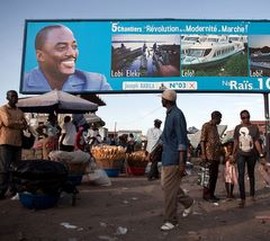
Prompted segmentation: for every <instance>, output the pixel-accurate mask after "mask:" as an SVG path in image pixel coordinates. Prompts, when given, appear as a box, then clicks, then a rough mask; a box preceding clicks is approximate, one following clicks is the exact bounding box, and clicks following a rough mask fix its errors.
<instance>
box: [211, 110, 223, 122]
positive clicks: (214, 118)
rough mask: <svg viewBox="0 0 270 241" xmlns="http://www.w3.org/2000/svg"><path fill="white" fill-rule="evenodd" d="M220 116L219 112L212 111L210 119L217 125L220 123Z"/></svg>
mask: <svg viewBox="0 0 270 241" xmlns="http://www.w3.org/2000/svg"><path fill="white" fill-rule="evenodd" d="M221 118H222V114H221V113H220V112H219V111H217V110H216V111H213V112H212V113H211V119H212V121H213V122H214V123H215V124H216V125H219V124H220V122H221Z"/></svg>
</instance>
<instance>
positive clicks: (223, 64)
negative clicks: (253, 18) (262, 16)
mask: <svg viewBox="0 0 270 241" xmlns="http://www.w3.org/2000/svg"><path fill="white" fill-rule="evenodd" d="M180 48H181V54H180V55H181V71H182V75H185V73H186V72H187V71H188V72H193V73H194V75H196V76H205V75H206V76H247V75H248V58H247V54H246V52H247V51H246V50H247V36H243V35H210V34H209V35H183V36H181V46H180ZM235 65H236V66H237V67H236V66H235Z"/></svg>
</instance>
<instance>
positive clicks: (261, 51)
mask: <svg viewBox="0 0 270 241" xmlns="http://www.w3.org/2000/svg"><path fill="white" fill-rule="evenodd" d="M249 58H250V76H251V77H259V76H270V36H269V35H251V36H250V37H249Z"/></svg>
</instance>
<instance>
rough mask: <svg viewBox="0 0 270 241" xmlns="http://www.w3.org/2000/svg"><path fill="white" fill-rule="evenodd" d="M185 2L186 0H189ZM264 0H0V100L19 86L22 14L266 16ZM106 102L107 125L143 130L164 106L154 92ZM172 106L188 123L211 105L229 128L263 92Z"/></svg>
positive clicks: (257, 113)
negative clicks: (0, 53)
mask: <svg viewBox="0 0 270 241" xmlns="http://www.w3.org/2000/svg"><path fill="white" fill-rule="evenodd" d="M190 3H191V2H190ZM269 9H270V1H269V0H257V1H252V0H241V1H239V0H226V1H225V0H224V1H220V0H193V1H192V4H189V1H186V0H166V1H164V0H156V1H146V0H136V1H131V0H91V1H90V0H76V1H70V0H46V1H38V0H23V1H22V0H12V1H7V0H3V1H1V3H0V33H1V34H0V43H1V46H2V49H1V52H2V56H1V57H2V58H1V59H2V60H1V64H0V73H1V85H2V86H1V88H0V104H4V103H5V102H6V100H5V94H6V91H7V90H9V89H15V90H19V81H20V70H21V59H22V46H23V34H24V21H25V19H111V18H119V19H136V18H143V19H147V18H176V19H259V20H262V19H269ZM100 97H101V98H102V99H103V100H104V101H105V102H106V103H107V106H105V107H101V108H100V109H99V110H98V112H97V114H98V115H99V116H101V117H102V118H103V119H104V121H105V122H106V123H107V125H106V127H107V128H108V129H109V130H114V128H115V126H116V129H117V130H118V129H136V130H142V131H143V133H144V134H145V133H146V130H147V128H149V127H152V126H153V120H154V119H155V118H159V119H161V120H164V118H165V109H164V108H163V107H162V106H161V101H160V97H159V96H157V95H156V94H143V95H138V94H136V95H134V94H129V95H101V96H100ZM178 106H179V107H180V108H181V109H182V110H183V111H184V113H185V115H186V118H187V123H188V126H189V127H190V126H196V127H197V128H200V127H201V125H202V124H203V123H204V122H205V121H208V120H209V118H210V113H211V112H212V111H213V110H220V111H221V112H222V113H223V119H222V124H226V125H228V127H229V129H232V128H234V126H235V125H236V124H238V123H239V112H240V111H241V110H242V109H248V110H250V112H251V117H252V119H254V120H261V119H264V106H263V97H262V96H261V95H259V94H253V95H251V94H249V95H247V94H246V95H239V94H231V95H225V94H178Z"/></svg>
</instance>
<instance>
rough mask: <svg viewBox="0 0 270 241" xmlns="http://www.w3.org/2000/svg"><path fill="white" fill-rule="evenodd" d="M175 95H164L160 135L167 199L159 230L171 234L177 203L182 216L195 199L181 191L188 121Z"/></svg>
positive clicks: (186, 212)
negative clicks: (180, 207)
mask: <svg viewBox="0 0 270 241" xmlns="http://www.w3.org/2000/svg"><path fill="white" fill-rule="evenodd" d="M176 97H177V95H176V92H175V91H174V90H170V89H166V90H165V91H164V92H163V93H162V105H163V107H165V108H166V109H167V113H166V119H165V124H164V130H163V133H162V135H161V141H162V145H163V152H162V169H161V185H162V187H163V190H164V197H165V222H164V224H163V225H162V226H161V227H160V229H161V230H162V231H169V230H172V229H174V228H175V227H176V226H177V223H178V220H177V203H178V202H180V203H181V204H182V205H183V206H184V208H185V209H184V212H183V214H182V215H183V217H187V216H188V215H189V214H190V213H191V212H192V209H193V205H194V200H193V199H192V198H191V197H189V196H187V195H186V194H185V192H184V191H183V189H182V188H181V186H180V184H181V179H182V177H183V176H184V175H185V165H186V159H187V149H188V138H187V126H186V119H185V116H184V114H183V112H182V111H181V110H180V109H179V108H178V107H177V105H176Z"/></svg>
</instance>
